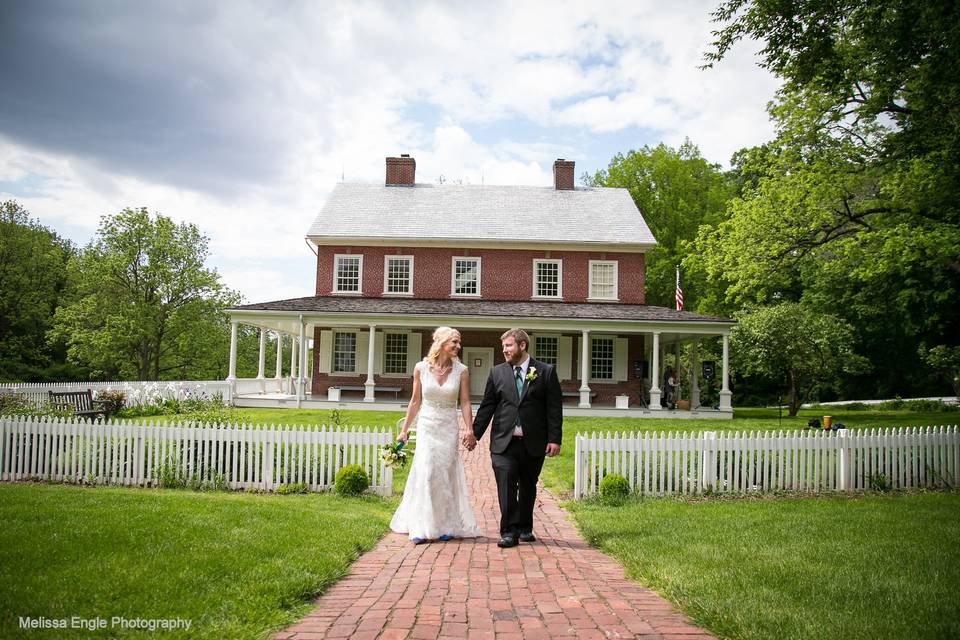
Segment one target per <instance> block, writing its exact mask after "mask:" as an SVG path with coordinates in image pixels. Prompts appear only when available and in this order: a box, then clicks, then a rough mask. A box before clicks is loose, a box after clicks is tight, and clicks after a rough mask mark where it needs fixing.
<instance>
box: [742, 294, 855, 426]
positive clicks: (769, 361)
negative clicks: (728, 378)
mask: <svg viewBox="0 0 960 640" xmlns="http://www.w3.org/2000/svg"><path fill="white" fill-rule="evenodd" d="M737 320H738V323H737V325H736V326H735V327H734V328H733V330H732V331H731V335H730V338H731V345H732V346H731V353H732V354H733V355H732V364H733V367H734V368H735V369H736V370H737V372H738V373H739V374H740V375H743V376H745V377H747V378H749V377H751V376H756V377H758V378H761V379H762V380H764V381H770V382H774V383H778V385H779V386H780V388H782V389H784V390H785V391H786V394H787V402H788V406H789V414H790V415H791V416H795V415H797V411H798V410H799V409H800V404H801V403H802V402H803V401H805V400H807V399H809V398H810V396H811V394H812V393H813V392H814V391H815V390H818V389H827V388H830V387H831V386H835V385H836V384H837V381H838V379H839V377H840V376H841V374H844V373H855V372H857V371H860V370H862V369H864V368H866V367H867V366H868V365H867V361H866V360H865V359H864V358H862V357H860V356H858V355H857V354H855V353H854V352H853V349H852V343H853V332H852V329H851V327H850V326H849V325H848V324H846V323H845V322H843V321H842V320H840V319H839V318H837V317H835V316H831V315H827V314H821V313H817V312H815V311H813V310H812V309H809V308H807V307H805V306H803V305H801V304H797V303H794V302H785V303H783V304H778V305H773V306H768V307H758V308H756V309H754V310H751V311H744V312H741V313H739V314H737Z"/></svg>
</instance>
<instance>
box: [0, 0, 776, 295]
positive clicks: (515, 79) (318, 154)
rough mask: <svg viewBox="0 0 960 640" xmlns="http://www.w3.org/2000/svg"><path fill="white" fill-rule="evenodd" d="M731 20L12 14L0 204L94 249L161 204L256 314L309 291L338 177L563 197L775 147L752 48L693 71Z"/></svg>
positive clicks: (1, 1) (210, 6)
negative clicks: (189, 229)
mask: <svg viewBox="0 0 960 640" xmlns="http://www.w3.org/2000/svg"><path fill="white" fill-rule="evenodd" d="M714 4H715V2H712V1H695V0H690V1H686V0H674V1H671V2H660V1H659V0H624V1H619V0H616V1H613V0H592V1H588V0H582V1H577V2H562V1H559V0H549V1H546V2H534V1H529V0H513V1H504V2H498V1H487V2H465V1H464V2H430V1H402V0H400V1H398V0H385V1H382V2H377V1H350V2H337V1H334V0H311V1H300V2H298V1H295V0H277V1H275V2H268V1H264V0H259V1H249V2H247V1H243V0H224V1H222V2H217V1H212V0H188V1H177V0H163V1H161V0H155V1H153V2H145V1H136V0H116V1H107V0H63V1H51V0H0V77H2V78H3V91H2V92H0V200H6V199H9V198H14V199H16V200H18V201H19V202H20V203H21V204H23V205H24V206H25V207H26V208H27V209H28V210H29V211H30V212H31V214H32V215H33V217H35V218H38V219H39V220H40V222H42V223H43V224H45V225H47V226H48V227H52V228H54V229H56V230H57V231H58V232H59V233H61V235H64V236H66V237H68V238H70V239H72V240H73V241H74V242H76V243H77V244H79V245H85V244H86V243H87V242H89V241H90V239H91V238H92V237H93V236H94V233H95V232H96V228H97V225H98V222H99V219H100V216H102V215H104V214H111V213H116V212H118V211H120V210H122V209H123V208H125V207H147V208H149V209H150V210H151V211H154V212H160V213H163V214H164V215H167V216H169V217H171V218H173V219H175V220H177V221H190V222H193V223H195V224H196V225H197V226H198V227H199V228H200V229H201V230H202V231H203V232H204V233H205V234H206V235H207V236H209V237H210V239H211V249H212V253H213V255H212V257H211V261H210V263H211V266H213V267H215V268H216V269H217V270H218V271H219V272H220V273H221V274H222V276H223V280H224V281H225V283H226V284H227V285H228V286H230V287H231V288H233V289H236V290H238V291H240V292H241V293H242V294H243V296H244V297H245V299H246V300H247V301H250V302H257V301H267V300H276V299H279V298H287V297H296V296H302V295H311V294H312V293H313V286H314V256H313V254H312V253H311V251H310V249H309V248H308V247H307V246H306V245H305V243H304V236H305V234H306V231H307V229H308V227H309V226H310V224H311V222H312V221H313V219H314V217H315V216H316V213H317V212H318V211H319V209H320V207H321V206H322V205H323V202H324V199H325V198H326V196H327V194H328V193H329V192H330V190H331V189H332V188H333V186H334V185H335V184H336V183H337V182H339V181H341V180H346V181H352V182H357V181H359V182H371V183H372V182H382V181H383V176H384V158H385V157H386V156H388V155H397V154H400V153H409V154H411V155H412V156H414V157H415V158H416V160H417V180H418V182H437V181H439V180H441V179H443V180H447V181H462V182H464V183H468V184H480V183H486V184H533V185H549V184H550V183H551V180H552V178H551V175H552V174H551V171H552V163H553V160H554V159H556V158H567V159H571V160H575V161H576V163H577V165H576V175H577V176H578V177H579V176H580V175H581V174H582V173H583V172H590V173H592V172H594V171H596V170H597V169H601V168H604V167H606V166H607V164H608V163H609V161H610V159H611V157H613V155H614V154H616V153H618V152H626V151H628V150H630V149H638V148H640V147H642V146H643V145H645V144H649V145H656V144H658V143H660V142H664V143H666V144H668V145H672V146H676V145H679V144H680V143H681V142H683V140H684V138H689V139H690V140H691V141H692V142H694V143H695V144H697V145H698V146H699V147H700V149H701V151H702V153H703V155H704V156H705V157H706V158H707V159H709V160H710V161H712V162H717V163H720V164H722V165H724V166H726V165H727V164H728V162H729V159H730V156H731V154H732V153H733V152H734V151H736V150H737V149H740V148H742V147H745V146H750V145H755V144H759V143H762V142H764V141H766V140H768V139H769V138H770V137H771V134H772V128H771V126H770V124H769V121H768V119H767V115H766V113H765V110H764V109H765V105H766V103H767V102H768V101H769V100H770V99H771V98H772V97H773V92H774V90H775V89H776V86H777V85H776V82H775V80H774V79H773V78H772V77H770V76H769V75H768V74H767V73H766V72H764V71H762V70H761V69H759V68H758V67H757V66H756V59H755V57H754V52H755V50H756V47H755V46H751V45H750V44H747V45H745V46H740V47H738V48H736V49H735V50H734V52H733V54H732V55H731V57H730V58H729V59H727V60H725V61H724V62H722V63H721V64H720V65H718V66H717V67H716V68H715V69H712V70H705V71H704V70H699V69H698V68H697V67H698V65H700V64H702V55H703V52H704V51H705V50H706V49H707V48H708V45H709V42H710V41H711V36H710V31H711V28H712V27H713V25H711V23H710V21H709V16H708V13H709V11H710V10H711V9H712V8H713V6H714Z"/></svg>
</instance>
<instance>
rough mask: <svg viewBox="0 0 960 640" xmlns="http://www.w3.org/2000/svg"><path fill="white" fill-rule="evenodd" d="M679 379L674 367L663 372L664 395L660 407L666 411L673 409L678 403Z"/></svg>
mask: <svg viewBox="0 0 960 640" xmlns="http://www.w3.org/2000/svg"><path fill="white" fill-rule="evenodd" d="M676 395H677V378H676V374H675V373H674V371H673V367H667V368H666V370H665V371H664V372H663V395H662V396H660V406H661V407H663V408H664V409H673V408H674V406H675V405H676V402H677V398H676Z"/></svg>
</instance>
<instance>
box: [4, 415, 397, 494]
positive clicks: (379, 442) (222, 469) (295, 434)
mask: <svg viewBox="0 0 960 640" xmlns="http://www.w3.org/2000/svg"><path fill="white" fill-rule="evenodd" d="M392 442H393V435H392V431H391V430H389V429H386V428H380V429H369V428H366V429H359V428H353V429H350V428H347V429H335V428H330V427H327V426H325V425H320V426H316V427H304V426H299V427H279V428H275V427H273V426H272V425H271V426H266V425H259V424H258V425H236V424H234V425H208V424H194V423H174V424H170V423H159V424H156V423H153V422H146V421H117V422H109V423H105V424H104V423H91V422H84V421H80V420H73V419H62V418H45V417H40V418H37V417H19V416H3V417H0V481H22V480H47V481H54V482H72V483H89V484H114V485H127V486H152V487H156V486H161V485H162V484H163V482H162V480H163V478H175V479H177V480H178V481H182V482H186V483H187V484H193V483H201V482H205V483H212V484H221V485H222V486H225V487H228V488H230V489H258V490H263V491H271V490H273V489H276V488H277V487H278V486H279V485H281V484H291V483H303V484H305V485H306V486H307V487H308V488H309V490H310V491H324V490H327V489H331V488H332V487H333V484H334V480H335V476H336V473H337V471H338V470H339V469H340V468H341V467H343V466H345V465H348V464H359V465H360V466H361V467H363V468H364V469H365V470H366V472H367V475H368V477H369V478H370V484H371V488H372V489H373V490H374V491H376V492H377V493H379V494H381V495H390V493H391V491H392V486H393V470H392V469H390V468H389V467H385V466H384V464H383V461H382V460H381V459H380V447H382V446H383V445H385V444H389V443H392Z"/></svg>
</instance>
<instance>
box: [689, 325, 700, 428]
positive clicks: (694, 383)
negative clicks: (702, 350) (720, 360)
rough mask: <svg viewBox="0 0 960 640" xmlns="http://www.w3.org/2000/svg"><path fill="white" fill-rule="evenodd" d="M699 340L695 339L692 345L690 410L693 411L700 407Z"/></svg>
mask: <svg viewBox="0 0 960 640" xmlns="http://www.w3.org/2000/svg"><path fill="white" fill-rule="evenodd" d="M697 342H698V340H697V338H694V339H693V344H691V345H690V410H691V411H693V410H694V409H697V408H699V407H700V378H699V377H697V369H699V368H700V361H699V358H698V357H697Z"/></svg>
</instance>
